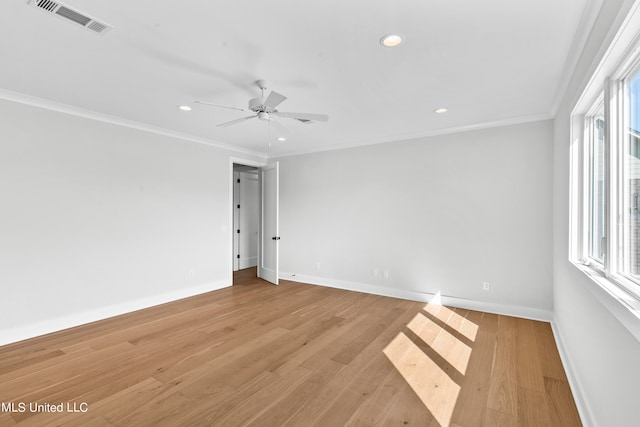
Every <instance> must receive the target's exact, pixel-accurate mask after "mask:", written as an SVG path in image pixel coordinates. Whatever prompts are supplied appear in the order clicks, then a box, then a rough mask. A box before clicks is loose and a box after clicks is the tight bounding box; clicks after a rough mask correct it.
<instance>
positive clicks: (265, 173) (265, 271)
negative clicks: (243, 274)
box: [258, 162, 280, 285]
mask: <svg viewBox="0 0 640 427" xmlns="http://www.w3.org/2000/svg"><path fill="white" fill-rule="evenodd" d="M279 174H280V167H279V164H278V162H272V163H268V164H267V165H266V166H264V167H263V168H261V169H260V188H261V197H260V201H261V202H260V204H261V215H260V218H261V221H260V254H259V260H258V277H261V278H263V279H264V280H266V281H268V282H271V283H273V284H274V285H277V284H278V246H279V243H280V236H279V235H278V215H279V212H278V208H279V203H280V201H279V196H280V194H279V184H280V183H279Z"/></svg>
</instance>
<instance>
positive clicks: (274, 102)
mask: <svg viewBox="0 0 640 427" xmlns="http://www.w3.org/2000/svg"><path fill="white" fill-rule="evenodd" d="M285 99H287V97H286V96H284V95H280V94H279V93H278V92H273V91H271V93H270V94H269V96H267V99H266V100H265V101H264V106H265V107H267V108H270V109H274V108H276V107H277V106H278V105H280V104H281V103H282V102H283V101H284V100H285Z"/></svg>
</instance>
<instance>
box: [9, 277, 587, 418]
mask: <svg viewBox="0 0 640 427" xmlns="http://www.w3.org/2000/svg"><path fill="white" fill-rule="evenodd" d="M234 281H235V284H234V286H233V287H231V288H227V289H222V290H219V291H215V292H210V293H208V294H204V295H199V296H196V297H193V298H188V299H184V300H181V301H177V302H173V303H169V304H164V305H161V306H157V307H153V308H150V309H147V310H142V311H138V312H135V313H130V314H126V315H123V316H119V317H115V318H112V319H107V320H104V321H100V322H95V323H93V324H88V325H84V326H80V327H77V328H73V329H69V330H66V331H61V332H58V333H54V334H50V335H47V336H43V337H39V338H34V339H31V340H27V341H23V342H20V343H15V344H11V345H7V346H4V347H0V402H1V403H2V411H0V426H13V425H34V426H48V425H51V426H57V425H83V426H110V425H117V426H163V425H166V426H305V427H306V426H323V427H326V426H345V425H349V426H396V425H397V426H427V427H431V426H442V427H444V426H459V427H471V426H536V427H538V426H562V427H567V426H579V425H581V423H580V419H579V416H578V413H577V410H576V407H575V404H574V400H573V397H572V395H571V390H570V389H569V385H568V382H567V378H566V376H565V372H564V370H563V368H562V364H561V362H560V358H559V356H558V352H557V349H556V346H555V343H554V340H553V335H552V332H551V328H550V326H549V324H547V323H544V322H536V321H530V320H523V319H518V318H513V317H507V316H499V315H494V314H488V313H481V312H476V311H469V310H461V309H451V308H447V307H442V306H437V305H431V304H424V303H418V302H413V301H405V300H399V299H393V298H387V297H380V296H374V295H367V294H362V293H357V292H348V291H342V290H338V289H332V288H325V287H320V286H312V285H306V284H300V283H295V282H289V281H283V282H281V285H280V286H273V285H270V284H267V283H266V282H263V281H262V280H260V279H257V278H256V277H255V269H249V270H243V271H241V272H239V273H237V274H236V275H235V277H234ZM38 404H40V405H41V406H39V407H38V406H35V405H38ZM47 404H48V405H49V406H46V405H47ZM60 404H62V406H59V405H60ZM11 405H13V406H11ZM59 408H61V409H63V411H62V412H52V411H51V409H59ZM11 409H13V412H12V411H11ZM22 409H24V411H22ZM42 409H48V410H47V411H43V410H42ZM74 411H75V412H74Z"/></svg>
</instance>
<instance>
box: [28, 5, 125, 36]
mask: <svg viewBox="0 0 640 427" xmlns="http://www.w3.org/2000/svg"><path fill="white" fill-rule="evenodd" d="M28 4H30V5H31V6H34V7H37V8H38V9H40V10H43V11H45V12H48V13H51V14H54V15H57V16H59V17H60V18H64V19H65V20H67V21H71V22H75V23H76V24H79V25H82V26H83V27H84V28H86V29H87V30H89V31H92V32H94V33H97V34H104V33H106V32H108V31H109V30H110V29H111V28H113V27H112V26H111V25H109V24H105V23H104V22H100V21H98V20H96V19H94V18H92V17H90V16H88V15H86V14H84V13H82V12H79V11H77V10H74V9H72V8H70V7H69V6H67V5H65V4H64V3H61V2H59V1H52V0H29V3H28Z"/></svg>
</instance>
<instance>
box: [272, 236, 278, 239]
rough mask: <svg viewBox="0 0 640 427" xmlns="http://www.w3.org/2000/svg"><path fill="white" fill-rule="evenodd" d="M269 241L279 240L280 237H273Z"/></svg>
mask: <svg viewBox="0 0 640 427" xmlns="http://www.w3.org/2000/svg"><path fill="white" fill-rule="evenodd" d="M271 240H280V236H273V237H272V238H271Z"/></svg>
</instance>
